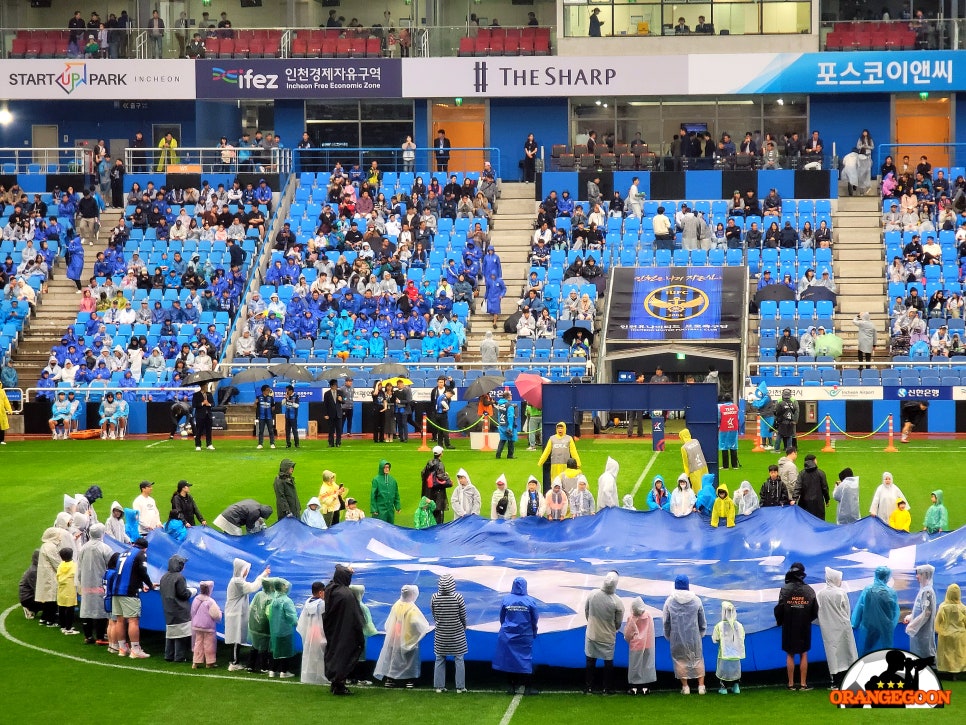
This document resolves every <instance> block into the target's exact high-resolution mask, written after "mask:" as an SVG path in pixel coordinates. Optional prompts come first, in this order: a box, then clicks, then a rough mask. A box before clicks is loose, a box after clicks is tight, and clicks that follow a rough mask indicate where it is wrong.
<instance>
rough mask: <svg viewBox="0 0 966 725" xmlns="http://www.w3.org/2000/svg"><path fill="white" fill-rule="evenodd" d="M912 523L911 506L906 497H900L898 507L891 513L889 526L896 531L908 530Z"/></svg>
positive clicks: (897, 502)
mask: <svg viewBox="0 0 966 725" xmlns="http://www.w3.org/2000/svg"><path fill="white" fill-rule="evenodd" d="M911 525H912V514H911V513H909V506H908V504H906V501H905V499H902V498H900V499H899V500H897V501H896V507H895V509H894V510H893V511H892V513H891V514H889V526H891V527H892V528H894V529H895V530H896V531H908V530H909V527H910V526H911Z"/></svg>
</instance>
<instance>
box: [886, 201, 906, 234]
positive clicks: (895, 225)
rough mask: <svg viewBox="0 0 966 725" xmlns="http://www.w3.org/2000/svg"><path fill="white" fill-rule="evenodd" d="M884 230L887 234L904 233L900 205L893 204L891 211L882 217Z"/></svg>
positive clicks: (890, 207)
mask: <svg viewBox="0 0 966 725" xmlns="http://www.w3.org/2000/svg"><path fill="white" fill-rule="evenodd" d="M882 228H883V229H884V230H885V231H887V232H893V231H902V214H900V212H899V204H898V203H896V202H892V203H891V204H890V205H889V211H887V212H885V213H884V214H883V215H882Z"/></svg>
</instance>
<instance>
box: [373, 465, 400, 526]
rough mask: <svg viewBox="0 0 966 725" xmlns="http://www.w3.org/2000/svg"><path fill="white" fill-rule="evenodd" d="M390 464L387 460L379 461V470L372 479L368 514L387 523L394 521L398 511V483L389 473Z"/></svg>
mask: <svg viewBox="0 0 966 725" xmlns="http://www.w3.org/2000/svg"><path fill="white" fill-rule="evenodd" d="M391 469H392V464H391V463H389V461H387V460H385V459H384V460H381V461H379V470H378V471H377V472H376V475H375V478H373V479H372V497H371V500H370V502H369V515H370V516H372V517H373V518H374V519H380V520H381V521H385V522H386V523H387V524H394V523H396V514H398V513H399V510H400V508H401V504H400V501H399V484H398V483H397V482H396V479H395V478H393V476H392V475H391V474H390V473H389V471H390V470H391Z"/></svg>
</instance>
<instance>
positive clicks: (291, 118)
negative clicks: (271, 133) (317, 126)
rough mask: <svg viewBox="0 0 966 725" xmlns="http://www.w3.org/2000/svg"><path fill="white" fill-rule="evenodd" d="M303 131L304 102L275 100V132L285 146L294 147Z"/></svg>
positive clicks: (300, 138)
mask: <svg viewBox="0 0 966 725" xmlns="http://www.w3.org/2000/svg"><path fill="white" fill-rule="evenodd" d="M303 131H305V104H304V103H303V102H302V101H295V100H287V101H285V100H278V101H275V133H277V134H278V135H279V136H281V137H282V145H283V146H284V147H285V148H289V149H294V148H295V147H296V146H298V145H299V141H301V140H302V132H303Z"/></svg>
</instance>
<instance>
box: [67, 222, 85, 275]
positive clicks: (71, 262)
mask: <svg viewBox="0 0 966 725" xmlns="http://www.w3.org/2000/svg"><path fill="white" fill-rule="evenodd" d="M70 218H73V216H71V217H70ZM66 256H67V279H69V280H70V281H72V282H73V283H74V284H75V285H77V293H78V294H80V291H81V277H83V276H84V242H83V241H81V238H80V237H74V238H73V239H71V240H70V243H68V245H67V255H66Z"/></svg>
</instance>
